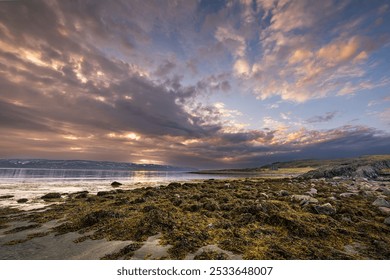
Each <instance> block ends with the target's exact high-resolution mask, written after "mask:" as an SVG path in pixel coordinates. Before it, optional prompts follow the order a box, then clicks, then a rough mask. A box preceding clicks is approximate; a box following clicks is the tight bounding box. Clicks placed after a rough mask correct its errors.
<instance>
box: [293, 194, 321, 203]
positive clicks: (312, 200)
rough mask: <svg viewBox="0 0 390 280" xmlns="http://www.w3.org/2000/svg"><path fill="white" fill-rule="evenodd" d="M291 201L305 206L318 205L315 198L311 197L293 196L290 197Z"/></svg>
mask: <svg viewBox="0 0 390 280" xmlns="http://www.w3.org/2000/svg"><path fill="white" fill-rule="evenodd" d="M291 200H292V201H296V202H299V203H300V204H301V205H305V204H308V203H318V199H315V198H313V197H311V196H310V195H299V194H295V195H293V196H291Z"/></svg>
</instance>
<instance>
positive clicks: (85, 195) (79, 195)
mask: <svg viewBox="0 0 390 280" xmlns="http://www.w3.org/2000/svg"><path fill="white" fill-rule="evenodd" d="M87 197H88V192H87V191H86V192H82V193H80V194H78V195H76V196H75V198H87Z"/></svg>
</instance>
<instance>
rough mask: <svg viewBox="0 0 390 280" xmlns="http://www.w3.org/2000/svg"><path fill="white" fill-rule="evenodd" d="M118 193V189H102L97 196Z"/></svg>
mask: <svg viewBox="0 0 390 280" xmlns="http://www.w3.org/2000/svg"><path fill="white" fill-rule="evenodd" d="M112 194H116V191H100V192H98V193H97V194H96V195H97V196H106V195H112Z"/></svg>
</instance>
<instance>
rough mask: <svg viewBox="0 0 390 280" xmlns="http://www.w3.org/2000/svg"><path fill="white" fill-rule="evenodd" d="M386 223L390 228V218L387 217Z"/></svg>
mask: <svg viewBox="0 0 390 280" xmlns="http://www.w3.org/2000/svg"><path fill="white" fill-rule="evenodd" d="M384 223H385V224H386V225H388V226H390V217H387V218H386V219H385V221H384Z"/></svg>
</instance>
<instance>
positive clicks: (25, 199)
mask: <svg viewBox="0 0 390 280" xmlns="http://www.w3.org/2000/svg"><path fill="white" fill-rule="evenodd" d="M27 201H28V199H27V198H21V199H18V200H17V201H16V202H17V203H26V202H27Z"/></svg>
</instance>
